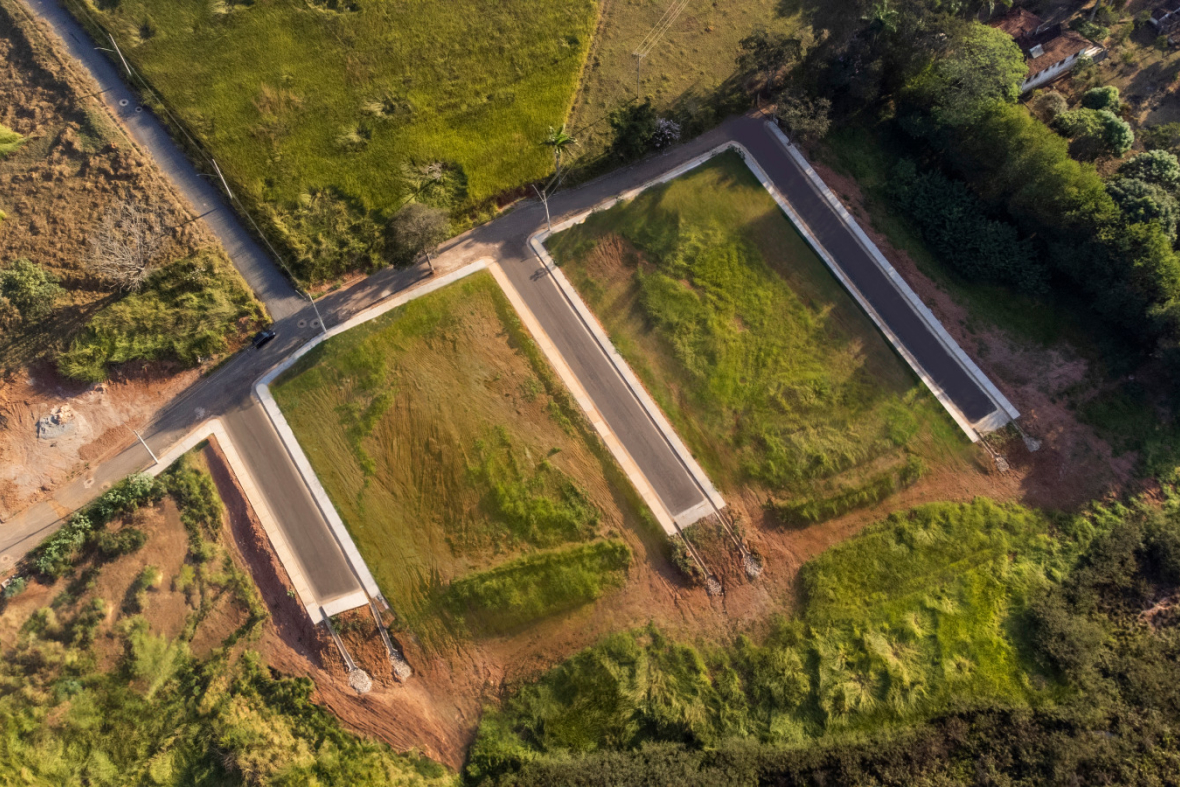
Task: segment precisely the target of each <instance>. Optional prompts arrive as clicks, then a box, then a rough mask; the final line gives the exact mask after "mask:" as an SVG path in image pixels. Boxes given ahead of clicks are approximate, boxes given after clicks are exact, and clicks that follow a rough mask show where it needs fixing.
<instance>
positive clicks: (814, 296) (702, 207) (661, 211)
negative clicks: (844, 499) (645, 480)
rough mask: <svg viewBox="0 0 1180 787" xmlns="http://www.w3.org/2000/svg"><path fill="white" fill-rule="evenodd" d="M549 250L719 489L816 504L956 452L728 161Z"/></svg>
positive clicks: (813, 260) (931, 413)
mask: <svg viewBox="0 0 1180 787" xmlns="http://www.w3.org/2000/svg"><path fill="white" fill-rule="evenodd" d="M549 246H550V248H551V250H552V252H553V255H554V258H555V259H556V260H557V261H558V263H559V264H561V265H562V266H563V270H565V271H566V272H567V273H568V274H569V275H570V278H571V280H572V281H573V282H574V284H575V285H576V286H577V287H578V289H579V290H580V292H581V293H582V294H583V295H584V296H585V297H586V299H587V300H588V302H589V303H590V305H591V307H592V308H593V309H594V310H595V312H596V313H597V314H598V315H599V317H600V318H601V319H602V320H603V322H604V324H605V325H606V327H607V330H608V331H609V332H610V334H611V336H612V339H613V340H614V341H615V343H616V346H617V347H618V348H619V350H620V352H622V353H623V355H624V356H625V357H626V358H627V360H628V362H629V363H631V365H632V367H633V368H635V370H636V372H637V373H638V374H639V375H640V376H641V377H642V378H643V380H644V382H645V383H646V384H647V387H648V389H649V390H650V391H652V393H653V396H655V398H656V399H657V401H658V402H659V404H660V405H661V407H662V408H663V409H664V411H665V412H666V413H667V414H668V415H669V417H670V418H671V419H672V421H673V422H674V424H675V425H676V428H677V431H678V432H679V433H680V434H681V435H682V436H683V437H684V438H685V440H686V442H687V443H688V444H689V446H690V448H691V449H692V451H693V454H694V455H695V456H696V457H697V458H698V459H700V460H701V461H702V463H703V464H704V465H705V466H706V467H707V469H708V471H709V473H710V475H711V476H712V477H714V478H715V479H716V480H718V481H719V482H720V483H721V484H722V485H724V486H728V487H730V488H733V487H734V486H737V485H740V484H744V483H749V482H753V483H755V484H757V485H760V486H762V487H763V488H765V489H767V490H768V491H769V494H770V495H771V496H773V497H776V498H780V497H785V496H790V497H791V499H792V500H794V499H796V498H798V497H800V496H811V497H814V496H815V495H816V494H817V493H818V492H819V489H820V486H821V485H822V484H823V483H824V482H829V483H828V484H827V485H828V487H830V486H831V483H830V482H831V480H832V479H834V478H837V477H841V478H843V479H844V480H845V483H847V484H851V485H853V486H857V485H859V486H863V485H864V484H865V483H866V481H865V479H861V478H858V476H859V475H863V474H864V472H865V471H866V469H867V468H869V467H870V466H872V464H873V463H878V462H879V463H884V464H886V465H890V464H892V465H900V464H902V463H904V461H905V453H904V452H905V451H906V450H910V451H914V452H917V453H918V454H920V455H922V456H924V457H926V458H927V459H928V460H930V461H931V462H940V461H944V460H945V458H946V455H948V454H953V453H954V452H956V451H958V450H960V449H961V446H962V445H963V444H964V441H963V440H962V439H961V438H960V437H959V436H958V435H957V434H956V433H955V429H954V426H953V424H952V423H951V422H950V420H949V418H947V417H946V415H945V414H944V413H943V412H942V411H941V408H940V407H939V406H938V404H937V402H936V401H935V400H934V398H933V397H932V396H931V395H930V394H929V393H928V392H927V391H925V389H923V388H922V387H921V385H920V383H918V381H917V379H916V378H915V377H914V376H913V375H912V373H911V372H910V371H909V370H908V369H907V368H906V366H905V365H904V363H903V362H902V361H901V359H899V358H898V357H897V356H896V355H895V354H894V353H893V352H892V350H891V349H890V348H889V346H888V345H887V344H886V342H885V340H884V339H883V338H882V337H881V335H880V334H879V333H878V332H877V330H876V329H875V328H874V327H873V325H872V323H871V322H870V321H869V319H868V318H867V317H866V316H865V315H864V314H863V313H862V312H861V311H860V309H859V307H857V305H856V304H855V303H854V302H853V301H852V299H851V298H850V297H849V296H848V295H847V294H846V293H845V292H844V291H843V290H842V289H841V288H840V285H839V284H838V282H837V281H836V279H835V278H834V277H833V276H832V275H831V274H830V273H829V272H828V271H827V269H826V268H825V267H824V266H823V263H822V262H821V261H820V260H819V258H818V257H817V256H816V255H815V253H814V252H812V251H811V250H810V248H809V247H808V246H807V245H806V243H805V242H804V241H803V239H802V238H801V237H800V236H799V235H798V233H797V232H796V231H795V229H794V228H793V226H792V225H791V224H790V222H789V221H788V220H787V219H786V218H785V217H784V216H783V215H782V214H781V212H780V210H779V208H778V207H777V205H776V204H775V203H774V201H773V200H772V199H771V198H770V196H769V195H767V194H766V192H765V191H764V190H763V189H762V187H761V185H760V184H759V183H758V181H757V180H756V179H755V178H754V177H753V176H752V175H750V173H749V171H748V170H747V169H746V168H745V166H744V165H743V164H742V162H741V160H740V159H739V158H738V157H737V155H736V154H732V153H729V154H725V155H724V156H721V157H718V158H717V159H715V160H714V161H712V162H709V163H708V164H706V165H704V166H702V167H700V168H698V169H697V170H694V171H693V172H691V173H689V174H688V175H685V176H683V177H681V178H678V179H677V180H675V181H673V182H672V183H670V184H667V185H666V186H662V187H659V188H654V189H650V190H648V191H646V192H644V193H643V194H641V195H640V196H639V197H637V198H636V199H635V200H634V201H633V202H631V203H628V204H624V205H620V206H617V207H615V208H612V209H611V210H608V211H603V212H600V213H596V214H594V215H592V216H591V217H590V218H588V219H587V220H586V222H585V223H584V224H581V225H578V226H576V227H572V228H570V229H569V230H566V231H565V232H563V233H560V234H558V235H557V236H554V237H553V238H552V239H551V240H550V241H549ZM878 470H879V468H878ZM828 494H840V492H839V489H838V488H837V489H834V490H833V489H830V488H829V489H828Z"/></svg>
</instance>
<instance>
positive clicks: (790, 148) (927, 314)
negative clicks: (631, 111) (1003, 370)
mask: <svg viewBox="0 0 1180 787" xmlns="http://www.w3.org/2000/svg"><path fill="white" fill-rule="evenodd" d="M766 126H767V128H768V129H769V130H770V132H771V134H772V135H773V136H774V137H775V139H777V140H778V142H779V144H781V145H782V146H783V147H784V148H785V149H786V151H787V153H788V154H789V155H790V156H791V157H792V158H793V159H794V160H795V162H796V163H797V164H798V165H799V167H800V168H801V169H802V170H803V171H804V172H806V173H807V177H808V179H809V180H810V181H811V185H812V186H813V187H814V188H815V189H816V191H818V192H819V193H820V196H822V197H823V198H824V199H826V200H827V201H828V204H830V205H831V206H832V209H833V210H835V211H836V213H837V214H838V215H839V216H840V218H841V219H842V220H843V221H844V224H845V225H846V226H848V228H849V229H851V230H852V233H853V234H854V235H855V236H856V239H857V242H859V243H860V245H861V247H862V248H863V249H864V250H865V251H867V252H868V253H869V255H870V256H871V257H872V258H873V260H874V261H876V263H877V265H878V266H879V267H880V268H881V270H883V271H884V272H885V274H886V275H887V276H888V277H889V279H890V281H892V282H893V285H894V286H895V287H896V288H897V290H898V292H900V293H901V294H902V296H904V297H905V299H906V300H907V301H909V303H910V305H911V306H912V307H913V308H914V311H915V312H917V313H918V316H919V317H921V318H922V319H923V321H925V322H926V324H927V325H928V326H929V327H930V329H931V330H932V331H933V332H934V335H935V336H936V337H937V338H938V340H939V342H940V343H941V344H942V345H943V347H944V348H946V349H947V350H948V351H949V352H950V353H951V354H952V355H953V356H954V357H955V359H956V360H958V362H959V365H960V366H962V367H963V370H964V371H965V372H967V374H969V375H970V376H971V377H972V379H974V380H975V382H976V383H977V384H978V385H979V386H980V387H981V388H982V389H983V390H984V392H985V393H986V394H987V395H988V398H989V399H991V400H992V403H993V404H995V405H996V407H997V408H998V409H1000V410H1003V411H1004V412H1005V413H1007V414H1008V417H1009V418H1010V419H1012V420H1015V419H1017V418H1019V417H1020V411H1019V410H1017V409H1016V408H1015V407H1014V406H1013V405H1012V403H1011V402H1009V401H1008V398H1007V397H1006V396H1004V394H1003V393H1001V392H1000V390H999V389H998V388H996V386H995V385H994V384H993V383H992V381H991V380H990V379H988V376H987V375H986V374H984V373H983V370H981V369H980V368H979V367H978V366H977V365H976V364H975V362H974V361H972V360H971V358H970V356H968V355H967V353H966V352H964V351H963V348H962V347H960V346H959V343H958V342H956V341H955V340H954V339H953V338H952V337H951V335H950V334H949V333H947V331H946V328H944V327H943V325H942V323H941V322H940V321H939V319H938V318H937V317H935V316H934V313H933V312H931V311H930V309H929V308H928V307H927V306H926V304H924V303H923V302H922V299H921V298H919V297H918V294H917V293H916V292H914V291H913V289H912V288H911V287H910V285H909V282H907V281H906V280H905V279H904V278H902V276H901V274H899V273H898V272H897V270H896V269H895V268H894V267H893V265H892V264H891V263H890V262H889V260H888V259H886V258H885V255H884V254H882V253H881V250H880V249H879V248H877V244H875V243H873V241H872V239H871V238H869V236H868V235H866V234H865V232H864V230H863V229H861V227H860V224H858V223H857V221H856V219H855V218H853V216H852V215H851V214H850V213H849V212H848V210H847V209H846V208H845V207H844V204H843V203H842V202H840V200H839V199H838V198H837V197H836V195H835V194H833V193H832V190H831V189H830V188H828V185H827V184H826V183H824V181H823V179H822V178H821V177H820V176H819V173H818V172H816V171H815V169H814V168H813V167H812V166H811V164H810V163H809V162H808V161H807V159H806V158H804V157H803V154H802V153H800V152H799V150H798V149H797V148H796V147H795V146H794V145H792V144H791V141H790V140H789V139H787V135H786V134H784V133H783V132H782V129H780V128H779V127H778V126H776V125H775V124H774V123H771V122H769V121H768V122H767V123H766ZM989 420H991V417H989V418H985V419H983V420H982V421H980V422H979V423H978V424H976V426H979V427H980V428H982V429H983V430H984V431H992V430H994V429H998V428H1000V427H1001V426H1003V425H1004V424H1003V423H1000V424H996V425H994V426H993V425H990V424H988V423H985V422H986V421H989Z"/></svg>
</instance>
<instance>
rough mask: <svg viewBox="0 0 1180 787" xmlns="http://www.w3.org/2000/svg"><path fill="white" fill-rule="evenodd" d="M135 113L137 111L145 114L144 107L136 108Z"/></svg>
mask: <svg viewBox="0 0 1180 787" xmlns="http://www.w3.org/2000/svg"><path fill="white" fill-rule="evenodd" d="M135 111H136V112H143V107H136V108H135Z"/></svg>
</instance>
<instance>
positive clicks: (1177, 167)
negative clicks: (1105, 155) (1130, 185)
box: [1119, 150, 1180, 191]
mask: <svg viewBox="0 0 1180 787" xmlns="http://www.w3.org/2000/svg"><path fill="white" fill-rule="evenodd" d="M1119 175H1121V176H1123V177H1125V178H1137V179H1139V180H1142V181H1144V182H1147V183H1151V184H1154V185H1156V186H1161V187H1163V188H1165V189H1167V190H1168V191H1174V190H1175V189H1176V188H1177V187H1180V160H1177V158H1176V154H1175V153H1169V152H1168V151H1166V150H1149V151H1147V152H1146V153H1140V154H1139V155H1137V156H1134V157H1132V158H1130V159H1128V160H1127V161H1125V162H1123V164H1122V165H1121V166H1120V167H1119Z"/></svg>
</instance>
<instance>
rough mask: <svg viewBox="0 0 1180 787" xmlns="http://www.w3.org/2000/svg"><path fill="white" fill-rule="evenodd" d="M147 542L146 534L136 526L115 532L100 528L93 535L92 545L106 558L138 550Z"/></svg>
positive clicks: (110, 558)
mask: <svg viewBox="0 0 1180 787" xmlns="http://www.w3.org/2000/svg"><path fill="white" fill-rule="evenodd" d="M146 543H147V534H146V533H144V532H143V531H142V530H140V529H139V528H136V527H125V528H123V529H122V530H119V531H117V532H113V533H112V532H111V531H109V530H102V531H100V532H99V533H97V534H96V535H95V537H94V545H95V547H97V549H98V551H99V553H100V554H101V555H102V556H103V557H104V558H106V559H107V560H113V559H114V558H117V557H120V556H121V555H130V554H131V553H132V552H138V551H139V550H140V549H141V548H142V547H143V545H144V544H146Z"/></svg>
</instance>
